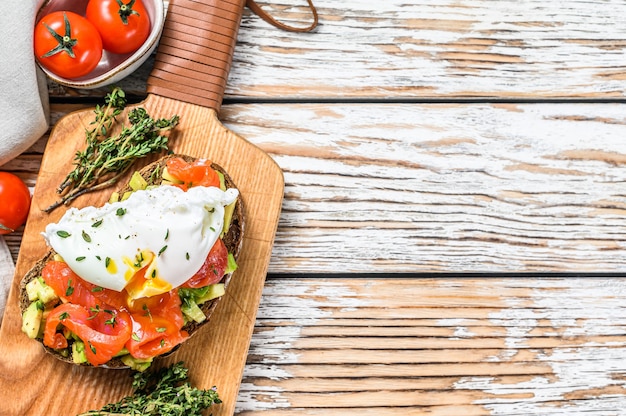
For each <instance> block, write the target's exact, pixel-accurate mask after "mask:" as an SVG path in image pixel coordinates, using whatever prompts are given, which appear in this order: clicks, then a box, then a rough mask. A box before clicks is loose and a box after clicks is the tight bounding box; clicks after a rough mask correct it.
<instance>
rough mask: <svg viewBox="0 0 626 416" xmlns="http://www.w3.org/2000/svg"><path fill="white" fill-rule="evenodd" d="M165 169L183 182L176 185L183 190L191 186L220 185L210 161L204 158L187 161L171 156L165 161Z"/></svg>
mask: <svg viewBox="0 0 626 416" xmlns="http://www.w3.org/2000/svg"><path fill="white" fill-rule="evenodd" d="M166 166H167V171H168V172H169V173H170V174H171V175H172V176H174V177H175V178H176V179H179V180H181V181H182V182H183V183H182V184H180V185H176V186H178V187H180V188H182V189H183V190H185V191H186V190H187V189H189V188H191V187H192V186H215V187H218V188H219V186H220V177H219V175H218V174H217V172H216V171H215V169H213V168H212V167H211V162H209V161H206V160H197V161H195V162H191V163H187V162H185V160H184V159H182V158H179V157H173V158H171V159H168V160H167V162H166Z"/></svg>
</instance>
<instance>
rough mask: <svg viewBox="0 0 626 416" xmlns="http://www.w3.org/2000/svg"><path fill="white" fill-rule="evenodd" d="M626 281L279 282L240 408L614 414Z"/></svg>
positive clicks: (623, 386) (274, 412) (272, 284)
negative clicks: (396, 314) (398, 313)
mask: <svg viewBox="0 0 626 416" xmlns="http://www.w3.org/2000/svg"><path fill="white" fill-rule="evenodd" d="M624 290H626V279H625V278H616V277H606V278H596V279H575V278H572V279H561V278H549V277H538V278H519V279H508V278H502V277H494V278H491V279H484V278H471V279H470V278H465V279H452V278H449V279H426V278H424V279H395V278H392V277H391V276H389V277H381V278H375V279H348V278H345V279H344V278H334V279H295V278H294V279H283V278H275V279H270V280H268V281H267V282H266V285H265V288H264V292H263V299H262V302H261V306H260V309H259V313H258V315H257V323H256V327H255V331H254V334H253V336H252V344H251V348H250V353H249V356H248V363H247V365H246V369H245V372H244V380H243V383H242V388H241V390H240V395H239V400H238V403H237V414H238V415H245V416H252V415H264V416H279V415H280V416H288V415H289V416H290V415H295V414H302V415H321V414H333V415H334V414H337V415H349V414H355V412H359V413H364V414H366V415H369V414H371V415H374V414H378V415H390V416H391V415H400V414H441V415H487V414H490V415H504V414H506V415H529V414H548V415H557V414H565V413H566V414H569V415H578V414H585V415H597V416H599V415H609V414H610V415H617V414H619V413H620V412H621V411H622V410H623V408H624V406H626V381H625V380H626V379H625V378H624V374H625V372H626V367H625V365H624V362H623V356H624V354H625V353H626V336H624V332H623V327H624V325H625V324H626V314H625V313H624V311H623V308H622V303H623V302H622V295H623V293H624ZM394 292H396V293H397V294H398V296H397V297H394V296H390V295H391V294H392V293H394ZM403 295H405V296H403ZM409 297H411V298H412V300H409ZM477 297H478V298H479V299H486V303H487V305H486V306H483V305H481V304H480V302H477ZM450 299H454V301H453V302H451V301H450ZM490 299H492V300H490ZM451 306H453V307H451ZM395 309H404V310H405V311H407V316H406V317H405V318H404V319H396V320H394V321H393V322H394V323H393V325H394V327H393V328H389V327H388V325H389V321H388V319H387V317H386V316H385V314H381V313H379V312H382V311H384V310H395ZM428 309H436V310H437V311H438V315H431V314H430V313H428V312H427V313H424V310H428ZM485 309H486V310H485ZM346 310H350V311H352V313H351V314H350V316H349V317H346V313H345V312H346ZM573 311H574V312H573ZM472 315H483V316H484V318H482V319H481V320H479V321H475V320H471V319H468V318H467V316H472ZM356 319H358V320H359V321H362V325H363V326H362V327H361V326H358V327H355V324H354V322H355V320H356ZM355 328H360V330H359V331H356V332H355ZM332 329H334V333H333V332H331V330H332ZM390 329H393V330H394V331H393V333H390ZM396 329H397V330H398V331H404V336H401V335H400V333H396V332H395V330H396ZM436 329H437V330H438V331H435V330H436ZM434 331H435V332H434ZM382 344H384V345H382ZM381 347H382V349H381ZM403 412H404V413H403Z"/></svg>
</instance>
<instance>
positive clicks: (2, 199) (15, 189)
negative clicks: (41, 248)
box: [0, 172, 30, 234]
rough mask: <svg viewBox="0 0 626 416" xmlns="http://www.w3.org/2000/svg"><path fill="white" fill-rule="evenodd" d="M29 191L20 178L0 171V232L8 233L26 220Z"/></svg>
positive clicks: (28, 206)
mask: <svg viewBox="0 0 626 416" xmlns="http://www.w3.org/2000/svg"><path fill="white" fill-rule="evenodd" d="M29 208H30V191H29V190H28V187H27V186H26V184H24V182H22V180H21V179H20V178H18V177H17V176H15V175H14V174H12V173H9V172H0V234H8V233H10V232H12V231H15V230H16V229H18V228H19V227H21V226H22V225H23V224H24V223H25V222H26V217H27V216H28V210H29Z"/></svg>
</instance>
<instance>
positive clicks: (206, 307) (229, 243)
mask: <svg viewBox="0 0 626 416" xmlns="http://www.w3.org/2000/svg"><path fill="white" fill-rule="evenodd" d="M173 157H181V158H183V159H184V160H185V161H187V162H193V161H196V160H198V158H194V157H192V156H187V155H180V154H172V155H168V156H165V157H163V158H161V159H159V160H157V161H155V162H153V163H150V164H149V165H147V166H145V167H144V168H142V169H141V170H140V171H139V173H140V174H141V176H142V177H143V178H144V179H145V180H146V181H147V182H148V184H154V183H155V182H156V183H159V182H160V179H161V174H162V172H163V168H164V167H165V165H166V162H167V160H168V159H170V158H173ZM211 167H212V168H213V169H215V170H216V171H218V172H220V173H221V174H222V175H223V176H224V183H225V185H226V188H227V189H228V188H236V185H235V183H234V182H233V180H232V178H231V177H230V176H229V175H228V173H227V172H226V171H225V170H224V168H222V167H221V166H219V165H217V164H215V163H211ZM130 190H131V188H130V185H128V184H126V185H125V186H124V187H122V188H121V189H119V190H118V191H117V192H119V194H120V195H123V194H124V192H127V191H130ZM243 233H244V207H243V201H242V197H241V194H239V196H238V198H237V202H236V204H235V210H234V212H233V217H232V220H231V223H230V227H229V229H228V232H227V233H226V235H224V237H223V241H224V244H225V245H226V248H227V250H228V252H229V253H232V255H233V256H234V257H235V260H237V258H238V257H239V252H240V251H241V246H242V243H243ZM54 255H55V252H54V250H50V251H48V253H46V255H45V256H44V257H42V258H41V259H39V260H38V261H37V263H35V265H34V266H33V267H32V268H31V269H30V270H29V271H28V272H27V273H26V275H25V276H24V277H23V278H22V281H21V282H20V296H19V302H20V309H21V311H22V312H24V310H26V308H27V307H28V305H29V304H30V301H29V300H28V295H27V294H26V284H27V283H28V282H30V281H31V280H33V279H36V278H37V277H38V276H41V271H42V270H43V268H44V266H45V265H46V263H47V262H49V261H50V260H52V259H53V257H54ZM231 278H232V273H230V274H227V275H225V276H224V277H223V278H222V280H221V281H220V283H224V286H225V287H228V284H229V282H230V280H231ZM220 299H221V297H220V298H216V299H213V300H210V301H208V302H205V303H204V304H202V305H200V309H202V312H204V314H205V315H206V317H207V318H206V319H205V320H204V321H203V322H202V323H197V322H195V321H191V322H188V323H187V324H186V325H185V326H184V327H183V329H184V330H185V331H187V332H188V333H189V335H190V336H192V335H193V334H195V333H196V332H197V331H198V330H199V329H200V328H201V327H202V326H203V325H205V324H207V323H208V322H209V321H210V317H211V314H212V313H213V312H214V311H215V308H216V307H217V304H218V303H219V301H220ZM38 341H40V342H42V340H39V339H38ZM42 345H43V342H42ZM179 346H180V345H179ZM179 346H177V347H176V348H175V349H174V350H172V351H170V352H169V353H166V354H163V355H162V357H165V356H167V355H169V354H171V353H173V352H174V351H175V350H176V349H178V347H179ZM44 348H45V349H46V351H47V352H49V353H50V354H52V355H54V356H55V357H56V358H58V359H59V360H62V361H66V362H69V363H72V364H75V363H74V362H73V361H72V358H71V357H64V356H62V355H61V354H59V353H58V352H57V351H55V350H54V349H52V348H49V347H46V346H45V345H44ZM81 365H86V366H90V365H91V364H88V363H84V364H81ZM102 367H106V368H128V366H127V365H126V364H124V363H123V362H122V361H121V360H120V359H119V358H113V359H112V360H110V361H109V362H107V363H106V364H104V365H102Z"/></svg>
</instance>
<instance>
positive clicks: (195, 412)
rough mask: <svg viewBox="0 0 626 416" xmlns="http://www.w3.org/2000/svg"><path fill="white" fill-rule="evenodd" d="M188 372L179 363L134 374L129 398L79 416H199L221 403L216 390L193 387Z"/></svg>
mask: <svg viewBox="0 0 626 416" xmlns="http://www.w3.org/2000/svg"><path fill="white" fill-rule="evenodd" d="M188 371H189V370H187V368H185V367H184V365H183V363H182V362H179V363H176V364H174V365H172V366H170V367H164V368H161V369H159V370H157V371H155V372H150V371H146V372H143V373H141V372H136V373H134V375H133V389H134V392H133V394H132V395H130V396H127V397H124V398H123V399H121V400H120V401H119V402H117V403H111V404H107V405H106V406H104V407H102V409H100V410H91V411H89V412H86V413H82V414H80V415H78V416H96V415H101V416H104V415H105V414H106V415H109V416H114V415H115V416H118V415H119V416H121V415H143V416H157V415H158V416H174V415H185V416H202V415H203V414H204V410H205V409H208V408H209V407H211V406H212V405H214V404H219V403H221V402H222V401H221V400H220V398H219V396H218V394H217V389H216V388H215V387H213V388H212V389H207V390H202V389H198V388H195V387H192V386H191V385H190V384H189V381H188Z"/></svg>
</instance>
